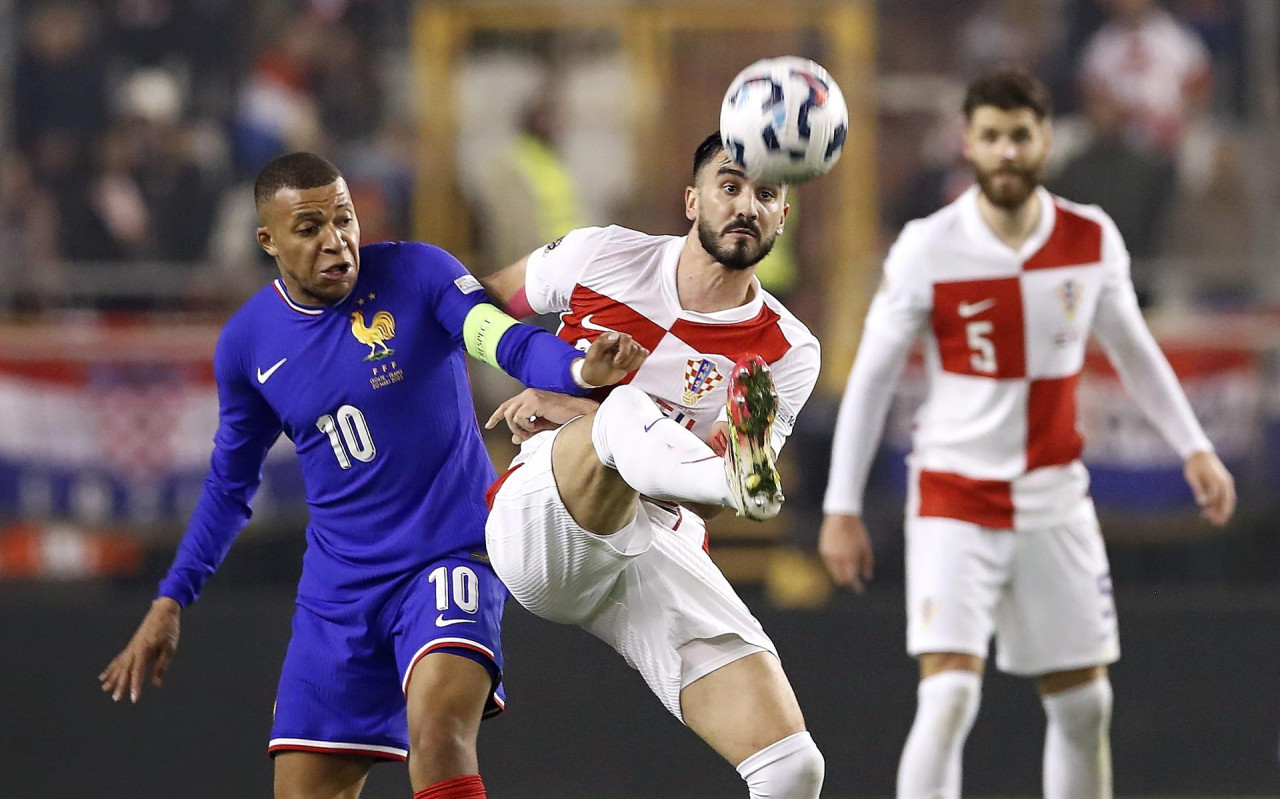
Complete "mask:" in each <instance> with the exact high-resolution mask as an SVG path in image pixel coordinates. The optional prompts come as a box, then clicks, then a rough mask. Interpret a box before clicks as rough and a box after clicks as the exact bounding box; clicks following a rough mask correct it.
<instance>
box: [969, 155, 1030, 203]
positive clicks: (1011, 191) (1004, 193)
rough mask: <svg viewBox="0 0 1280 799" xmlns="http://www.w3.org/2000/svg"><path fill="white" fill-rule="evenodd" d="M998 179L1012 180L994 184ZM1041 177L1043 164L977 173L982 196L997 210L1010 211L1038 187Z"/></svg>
mask: <svg viewBox="0 0 1280 799" xmlns="http://www.w3.org/2000/svg"><path fill="white" fill-rule="evenodd" d="M998 177H1007V178H1012V180H1007V179H1006V180H1003V181H1001V182H1000V183H997V182H996V179H997V178H998ZM1041 177H1043V164H1036V165H1035V166H1032V167H1025V168H1021V169H1019V168H1017V167H998V168H996V169H992V170H990V171H987V172H981V171H980V172H978V186H979V187H980V188H981V189H982V195H983V196H984V197H986V198H987V200H989V201H990V202H991V204H992V205H994V206H996V207H997V208H1003V209H1004V210H1006V211H1012V210H1014V209H1015V208H1018V207H1020V206H1021V205H1022V204H1023V203H1025V202H1026V201H1027V199H1028V198H1029V197H1030V196H1031V193H1032V192H1033V191H1035V190H1036V187H1037V186H1039V185H1040V179H1041Z"/></svg>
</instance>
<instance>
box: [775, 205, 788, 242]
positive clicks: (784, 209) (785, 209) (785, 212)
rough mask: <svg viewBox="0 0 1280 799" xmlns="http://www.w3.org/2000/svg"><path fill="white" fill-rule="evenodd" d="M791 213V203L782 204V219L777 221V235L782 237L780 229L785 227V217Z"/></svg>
mask: <svg viewBox="0 0 1280 799" xmlns="http://www.w3.org/2000/svg"><path fill="white" fill-rule="evenodd" d="M790 213H791V203H788V202H784V203H783V204H782V218H781V219H779V220H778V234H777V235H779V236H781V235H782V229H783V228H784V227H786V226H787V215H788V214H790Z"/></svg>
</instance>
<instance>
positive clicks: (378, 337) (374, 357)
mask: <svg viewBox="0 0 1280 799" xmlns="http://www.w3.org/2000/svg"><path fill="white" fill-rule="evenodd" d="M351 335H353V336H355V337H356V341H358V342H360V343H361V344H367V345H369V354H368V355H366V356H365V357H364V359H365V361H380V360H382V359H383V358H390V357H391V356H392V355H395V354H396V351H395V350H393V349H391V348H390V347H388V346H387V340H388V339H392V338H395V335H396V320H395V317H394V316H392V315H391V314H390V312H388V311H378V312H377V313H375V314H374V315H373V321H372V322H371V323H370V324H367V325H366V324H365V323H364V312H363V311H355V312H353V313H352V314H351ZM378 347H382V349H381V350H379V349H378Z"/></svg>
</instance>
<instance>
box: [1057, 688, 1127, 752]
mask: <svg viewBox="0 0 1280 799" xmlns="http://www.w3.org/2000/svg"><path fill="white" fill-rule="evenodd" d="M1113 702H1114V695H1113V693H1112V690H1111V681H1110V680H1109V679H1107V678H1106V677H1102V678H1100V679H1097V680H1093V681H1091V682H1087V683H1085V684H1084V685H1078V686H1076V687H1075V688H1071V689H1068V690H1066V691H1060V692H1058V693H1054V694H1049V695H1047V696H1045V697H1044V708H1045V713H1046V714H1047V715H1048V717H1049V723H1050V724H1053V725H1054V726H1056V727H1057V728H1058V729H1059V730H1061V731H1062V733H1063V735H1065V736H1066V737H1067V738H1068V739H1069V740H1073V741H1090V740H1092V739H1095V738H1097V737H1098V736H1100V735H1102V734H1104V733H1105V731H1106V729H1107V728H1108V727H1109V726H1110V725H1111V708H1112V704H1113Z"/></svg>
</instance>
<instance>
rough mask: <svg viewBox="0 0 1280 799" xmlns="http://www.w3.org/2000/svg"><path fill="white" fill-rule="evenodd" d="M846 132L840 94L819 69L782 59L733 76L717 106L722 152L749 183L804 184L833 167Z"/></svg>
mask: <svg viewBox="0 0 1280 799" xmlns="http://www.w3.org/2000/svg"><path fill="white" fill-rule="evenodd" d="M848 132H849V108H848V106H846V105H845V103H844V94H842V93H841V91H840V87H839V86H837V85H836V82H835V81H834V80H832V78H831V75H829V74H828V73H827V71H826V70H825V69H823V68H822V67H821V66H819V65H818V64H815V63H814V62H812V61H810V60H809V59H807V58H798V57H796V56H783V57H780V58H766V59H764V60H762V61H757V62H756V63H754V64H752V65H751V66H749V67H747V68H746V69H744V70H742V71H741V72H739V73H738V76H737V77H736V78H734V79H733V83H731V84H729V91H727V92H725V95H724V102H723V103H722V104H721V105H720V138H721V140H722V141H723V143H724V147H725V150H727V151H728V152H729V154H730V156H732V157H733V159H734V160H735V161H737V162H738V163H740V164H742V165H743V166H744V167H745V168H746V170H747V175H748V176H749V177H751V179H752V180H757V181H761V182H764V183H803V182H804V181H806V180H812V179H814V178H816V177H818V176H820V175H825V174H826V173H827V172H829V171H830V170H831V167H833V166H835V163H836V161H837V160H838V159H839V158H840V151H841V150H842V149H843V148H844V140H845V136H847V135H848Z"/></svg>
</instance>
